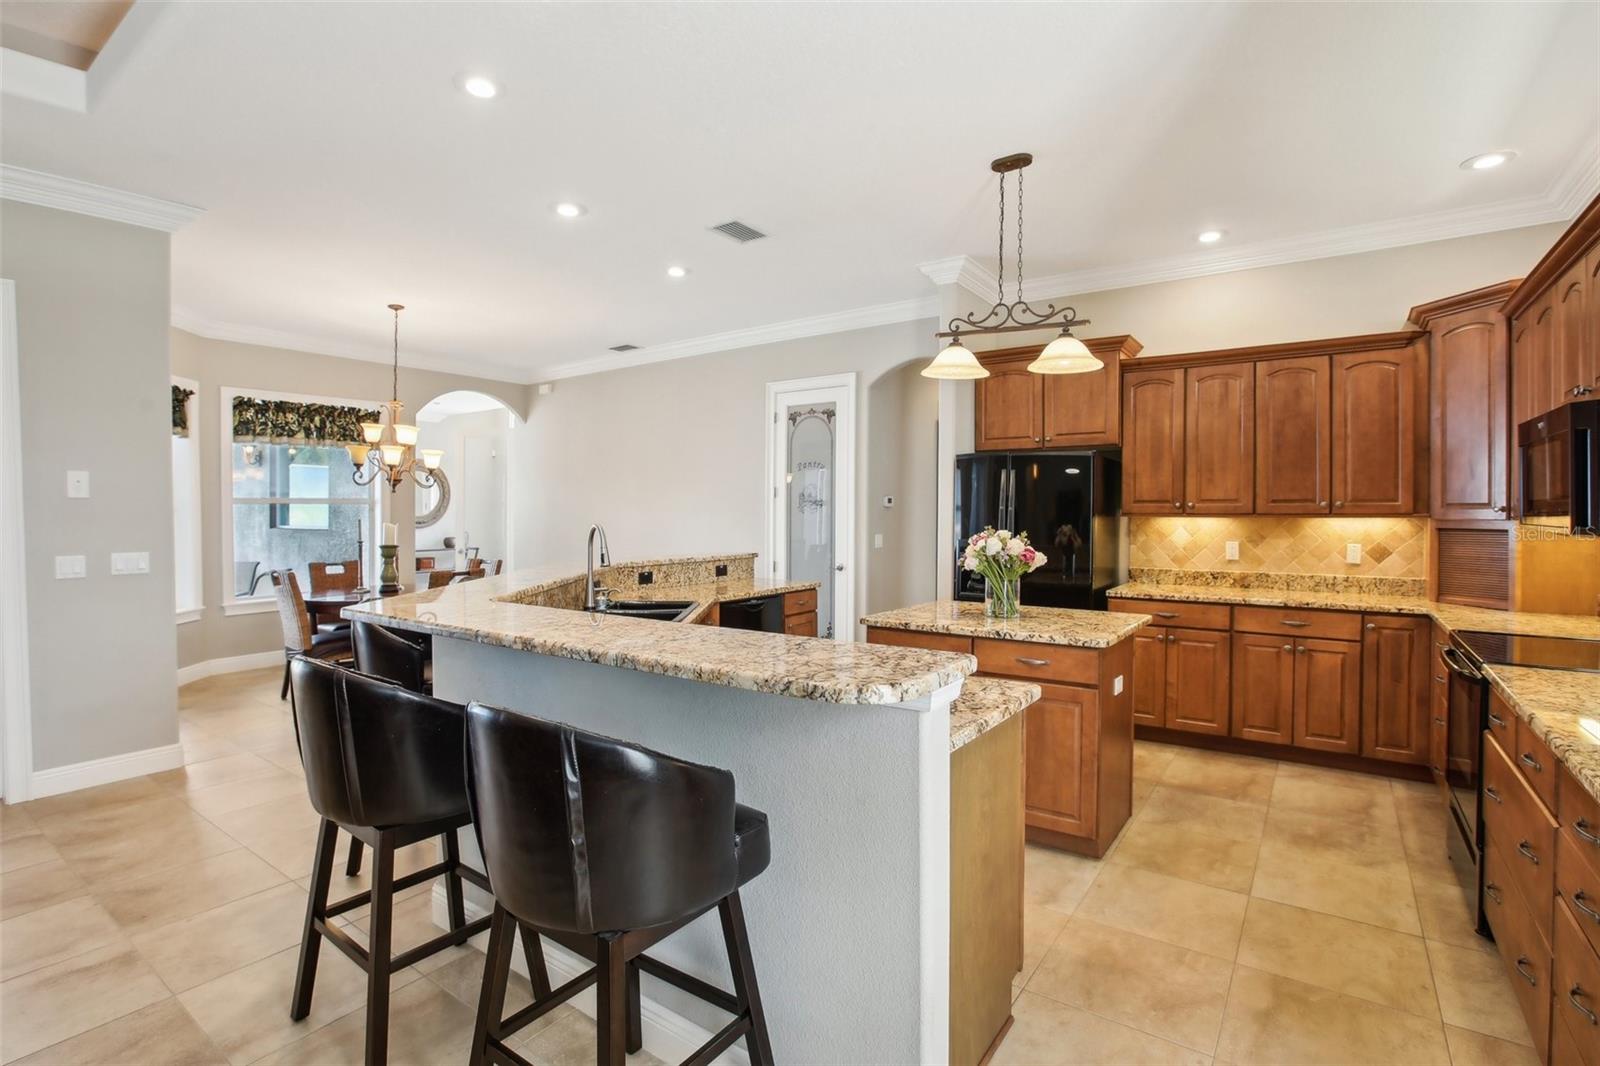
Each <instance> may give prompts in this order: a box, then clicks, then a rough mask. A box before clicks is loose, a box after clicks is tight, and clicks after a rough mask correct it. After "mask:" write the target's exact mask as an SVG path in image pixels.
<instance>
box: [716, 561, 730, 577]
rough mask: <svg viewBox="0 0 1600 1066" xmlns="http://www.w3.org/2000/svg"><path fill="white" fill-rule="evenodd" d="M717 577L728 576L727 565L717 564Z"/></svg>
mask: <svg viewBox="0 0 1600 1066" xmlns="http://www.w3.org/2000/svg"><path fill="white" fill-rule="evenodd" d="M717 576H718V577H727V576H728V564H727V563H718V564H717Z"/></svg>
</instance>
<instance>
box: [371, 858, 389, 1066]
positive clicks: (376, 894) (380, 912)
mask: <svg viewBox="0 0 1600 1066" xmlns="http://www.w3.org/2000/svg"><path fill="white" fill-rule="evenodd" d="M393 934H394V838H393V837H392V836H390V835H389V834H388V833H385V832H383V831H382V830H379V832H378V842H377V843H376V844H375V845H373V848H372V914H371V916H370V918H369V919H368V924H367V967H368V968H367V1066H382V1064H383V1063H385V1062H387V1061H388V1058H389V964H390V962H391V960H392V958H393V956H392V953H391V952H392V944H391V940H392V939H393Z"/></svg>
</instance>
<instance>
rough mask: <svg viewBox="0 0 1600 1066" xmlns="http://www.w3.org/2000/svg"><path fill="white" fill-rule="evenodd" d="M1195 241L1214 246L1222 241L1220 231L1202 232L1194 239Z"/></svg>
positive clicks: (1209, 230)
mask: <svg viewBox="0 0 1600 1066" xmlns="http://www.w3.org/2000/svg"><path fill="white" fill-rule="evenodd" d="M1195 240H1197V241H1199V242H1200V243H1201V244H1216V243H1217V242H1218V241H1220V240H1222V231H1221V230H1219V229H1208V230H1202V231H1201V232H1200V234H1199V235H1198V236H1196V237H1195Z"/></svg>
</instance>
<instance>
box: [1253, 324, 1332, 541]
mask: <svg viewBox="0 0 1600 1066" xmlns="http://www.w3.org/2000/svg"><path fill="white" fill-rule="evenodd" d="M1330 372H1331V366H1330V363H1329V361H1328V357H1327V356H1324V355H1314V356H1308V357H1305V358H1301V359H1270V360H1264V361H1262V362H1259V363H1257V364H1255V374H1256V382H1255V385H1256V449H1255V474H1256V487H1255V488H1256V499H1255V513H1256V514H1327V513H1328V508H1329V505H1330V504H1331V502H1332V500H1333V497H1332V496H1330V495H1329V479H1330V477H1331V476H1332V470H1331V467H1332V461H1333V441H1332V437H1331V432H1330V426H1329V419H1330V418H1331V417H1332V396H1331V385H1330V382H1329V375H1330Z"/></svg>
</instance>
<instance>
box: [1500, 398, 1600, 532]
mask: <svg viewBox="0 0 1600 1066" xmlns="http://www.w3.org/2000/svg"><path fill="white" fill-rule="evenodd" d="M1517 452H1518V455H1519V456H1520V457H1521V463H1522V516H1523V517H1524V518H1534V517H1554V518H1565V519H1567V521H1568V525H1569V528H1570V529H1571V530H1572V532H1574V533H1578V532H1587V533H1600V400H1578V401H1576V402H1574V403H1569V404H1566V405H1565V406H1562V407H1557V408H1556V409H1555V410H1554V411H1551V412H1549V413H1548V414H1542V415H1540V416H1539V417H1538V418H1530V419H1528V420H1527V421H1526V422H1524V423H1522V425H1520V426H1518V427H1517Z"/></svg>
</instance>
